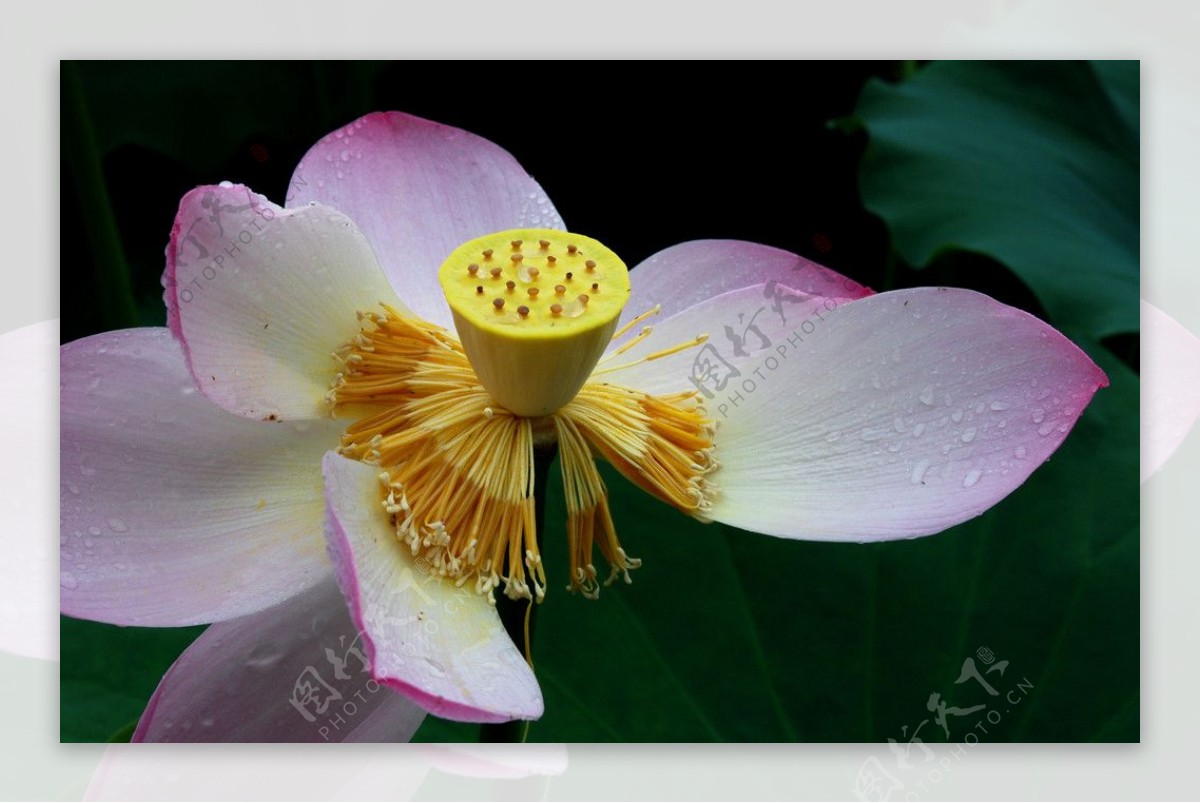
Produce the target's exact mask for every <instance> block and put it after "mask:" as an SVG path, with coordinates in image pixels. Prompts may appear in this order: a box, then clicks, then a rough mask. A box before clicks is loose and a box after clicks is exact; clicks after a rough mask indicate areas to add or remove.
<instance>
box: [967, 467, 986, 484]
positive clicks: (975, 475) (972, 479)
mask: <svg viewBox="0 0 1200 803" xmlns="http://www.w3.org/2000/svg"><path fill="white" fill-rule="evenodd" d="M982 476H983V472H982V471H980V470H979V469H977V468H973V469H971V470H970V471H968V472H967V476H965V477H963V487H964V488H970V487H971V486H972V485H974V484H975V483H977V482H979V478H980V477H982Z"/></svg>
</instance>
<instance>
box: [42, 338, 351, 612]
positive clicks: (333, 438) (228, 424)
mask: <svg viewBox="0 0 1200 803" xmlns="http://www.w3.org/2000/svg"><path fill="white" fill-rule="evenodd" d="M61 386H62V391H61V416H62V417H61V428H62V434H61V439H62V440H61V443H62V445H61V458H60V462H61V468H60V472H61V484H62V491H61V513H60V515H61V528H62V529H61V550H60V555H61V573H62V574H61V580H60V586H61V588H60V602H61V606H62V612H63V613H65V614H68V615H70V616H77V617H80V618H84V619H94V620H97V621H101V622H111V623H113V624H120V625H146V626H157V627H169V626H178V625H190V624H199V623H207V622H215V621H220V620H223V619H231V618H234V617H237V616H243V615H245V614H248V613H252V612H254V611H258V610H261V609H263V608H266V607H269V606H271V605H274V604H276V603H277V602H279V601H281V600H284V599H287V598H288V597H290V596H292V595H294V594H296V593H299V592H300V591H303V590H304V589H306V588H308V587H310V586H311V585H313V584H314V583H316V582H317V581H319V580H320V579H321V578H322V577H325V576H327V574H328V572H329V560H328V558H327V557H326V556H325V551H324V542H323V539H322V538H321V522H322V519H323V517H324V505H323V500H322V496H321V472H320V461H321V455H322V454H323V453H324V452H325V451H326V450H327V449H329V447H330V446H331V445H334V444H336V443H337V441H338V434H339V432H338V430H339V428H338V426H337V425H336V424H334V422H331V421H313V422H302V423H298V424H264V423H261V422H255V421H247V420H245V419H243V418H239V417H238V416H234V415H230V414H229V413H227V412H225V411H224V410H222V409H220V408H219V407H217V406H216V405H214V404H212V403H211V402H209V401H208V400H207V399H205V398H204V397H203V396H201V395H200V394H199V393H198V392H197V391H196V386H195V385H194V384H193V383H192V378H191V376H190V375H189V374H188V371H187V367H186V366H185V365H184V362H183V355H182V354H181V353H180V349H179V344H178V343H176V342H175V340H174V339H172V337H171V334H170V332H168V331H167V330H166V329H129V330H125V331H121V332H107V333H105V334H100V335H95V336H93V337H88V338H85V339H83V340H77V341H75V342H73V343H68V344H67V345H65V346H63V347H62V350H61Z"/></svg>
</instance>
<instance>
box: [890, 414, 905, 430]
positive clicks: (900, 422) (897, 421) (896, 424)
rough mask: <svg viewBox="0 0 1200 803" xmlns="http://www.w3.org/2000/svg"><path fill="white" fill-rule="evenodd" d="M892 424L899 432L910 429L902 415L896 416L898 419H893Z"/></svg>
mask: <svg viewBox="0 0 1200 803" xmlns="http://www.w3.org/2000/svg"><path fill="white" fill-rule="evenodd" d="M892 426H894V427H895V428H896V431H897V432H905V431H907V430H908V427H906V426H904V419H903V418H901V417H900V416H896V419H895V420H894V421H892Z"/></svg>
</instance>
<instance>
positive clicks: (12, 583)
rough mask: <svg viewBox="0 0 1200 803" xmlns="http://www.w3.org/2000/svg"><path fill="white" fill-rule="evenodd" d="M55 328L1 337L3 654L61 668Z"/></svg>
mask: <svg viewBox="0 0 1200 803" xmlns="http://www.w3.org/2000/svg"><path fill="white" fill-rule="evenodd" d="M58 343H59V339H58V321H57V320H53V321H44V322H42V323H35V324H31V325H30V326H26V327H23V328H21V329H17V330H16V331H14V332H8V333H6V334H4V335H2V336H0V365H3V366H4V371H3V372H2V373H0V399H4V400H5V404H6V405H7V407H6V408H5V410H4V414H3V415H0V443H3V444H4V454H5V456H6V460H5V463H4V465H3V466H0V515H2V516H3V521H4V525H3V527H2V528H0V552H2V553H3V554H4V555H5V558H4V559H3V560H0V651H3V652H10V653H15V654H17V655H25V656H29V657H32V658H43V659H47V660H58V638H57V635H56V634H57V632H58V630H57V621H58V599H57V597H56V595H55V593H54V575H55V573H56V570H57V567H56V565H55V563H56V561H55V558H54V542H53V541H51V540H50V537H49V534H50V533H51V532H53V531H54V514H53V509H54V508H53V501H52V499H53V497H51V500H47V499H46V496H47V494H48V493H52V489H53V488H54V484H55V483H54V479H55V477H56V476H57V473H58V467H57V466H56V465H55V460H54V452H53V449H52V448H47V445H48V442H51V443H52V442H53V440H52V439H53V433H54V430H55V429H56V425H55V422H54V412H55V408H56V406H57V397H58V392H57V391H56V390H55V388H54V380H55V378H56V376H55V375H56V373H57V371H56V370H55V365H56V362H57V354H58Z"/></svg>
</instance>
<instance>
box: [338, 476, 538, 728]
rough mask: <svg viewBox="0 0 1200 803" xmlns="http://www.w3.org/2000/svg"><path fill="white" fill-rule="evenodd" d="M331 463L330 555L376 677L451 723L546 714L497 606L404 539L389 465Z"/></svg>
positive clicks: (527, 668)
mask: <svg viewBox="0 0 1200 803" xmlns="http://www.w3.org/2000/svg"><path fill="white" fill-rule="evenodd" d="M324 469H325V493H326V499H327V501H328V515H327V518H326V525H325V526H326V530H325V534H326V538H327V539H328V542H329V553H330V556H331V557H332V558H333V564H334V568H335V569H336V571H337V576H338V581H339V583H340V584H341V587H342V591H343V592H344V593H345V595H346V598H347V599H348V600H349V601H350V608H351V613H352V614H353V616H354V621H355V623H356V624H357V626H358V628H359V629H360V630H361V631H362V632H363V643H364V644H365V645H366V652H367V656H368V657H369V658H370V660H371V663H372V672H373V674H374V675H375V677H376V679H378V680H379V681H380V682H381V683H385V684H387V685H389V686H392V687H394V688H396V689H398V690H400V691H401V692H403V693H404V694H406V695H408V696H409V697H411V698H412V699H413V700H415V701H416V702H417V703H418V704H419V705H421V706H422V707H423V708H425V709H426V710H428V711H429V712H430V713H433V714H436V715H438V716H440V717H444V718H446V719H456V720H462V721H470V722H502V721H505V720H509V719H536V718H538V717H540V716H541V715H542V694H541V690H540V689H539V688H538V684H537V680H536V679H535V678H534V676H533V671H532V670H531V669H530V668H529V665H528V664H527V663H526V662H525V659H524V657H522V655H521V653H520V651H519V650H518V649H517V648H516V646H515V645H514V644H513V642H512V640H511V639H510V638H509V637H508V634H507V633H505V631H504V627H503V626H502V625H501V623H500V617H499V616H498V615H497V614H496V609H495V608H494V607H493V606H491V605H489V604H488V603H487V601H486V600H485V599H484V598H483V597H482V596H480V595H478V594H476V593H474V592H473V591H471V590H468V589H467V588H456V587H455V586H454V584H453V583H451V582H449V581H446V580H442V579H440V578H437V577H434V576H430V575H429V574H427V573H426V569H425V568H423V567H422V566H421V565H418V564H417V563H416V562H415V561H414V560H413V558H412V556H411V554H410V553H409V551H408V550H407V549H406V548H405V547H403V546H402V545H401V544H400V542H399V541H398V540H397V538H396V535H395V532H394V529H393V528H392V525H391V524H390V523H389V522H388V517H387V514H386V512H385V511H384V509H383V505H382V500H383V497H382V495H381V491H382V487H381V485H380V481H379V468H378V467H377V466H370V465H366V464H364V463H358V462H355V461H352V460H348V459H346V458H344V457H341V456H339V455H337V454H336V453H333V452H330V453H329V454H327V455H326V456H325V462H324Z"/></svg>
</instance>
